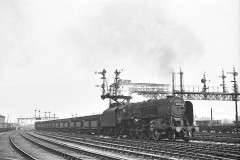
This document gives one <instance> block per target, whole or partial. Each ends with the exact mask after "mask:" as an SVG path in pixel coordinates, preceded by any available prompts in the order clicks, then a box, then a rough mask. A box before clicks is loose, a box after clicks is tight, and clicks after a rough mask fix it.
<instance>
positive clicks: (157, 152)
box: [38, 132, 240, 160]
mask: <svg viewBox="0 0 240 160" xmlns="http://www.w3.org/2000/svg"><path fill="white" fill-rule="evenodd" d="M38 134H42V135H44V136H48V137H52V138H57V139H61V140H63V141H66V142H71V143H75V144H79V145H85V146H91V147H97V148H100V149H102V150H110V151H111V152H121V153H124V154H130V155H135V156H136V157H139V156H141V157H145V158H153V159H154V158H155V159H160V158H161V159H164V158H166V159H170V158H172V159H181V158H182V159H204V160H205V159H209V160H211V159H226V160H229V159H240V154H239V150H240V147H239V146H237V145H222V144H221V145H219V144H209V143H196V142H191V143H184V142H180V141H179V142H166V141H160V142H154V141H140V140H127V139H106V138H100V137H96V136H81V135H72V134H71V135H64V134H61V135H60V134H52V133H44V134H43V133H39V132H38ZM99 146H101V147H99ZM130 151H131V152H130ZM154 156H159V157H158V158H157V157H154ZM161 156H162V157H161Z"/></svg>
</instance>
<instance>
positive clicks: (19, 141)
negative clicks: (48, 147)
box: [13, 132, 64, 160]
mask: <svg viewBox="0 0 240 160" xmlns="http://www.w3.org/2000/svg"><path fill="white" fill-rule="evenodd" d="M13 141H14V143H15V144H16V145H17V146H19V147H20V148H21V149H22V150H24V151H25V152H27V153H29V154H31V155H32V156H33V157H35V158H37V159H39V160H63V159H64V158H62V157H60V156H57V155H54V154H52V153H49V152H47V151H45V150H44V149H41V148H39V147H38V146H36V145H34V144H32V143H30V142H29V141H27V140H26V139H25V138H23V137H22V136H21V135H20V134H19V132H17V133H15V134H14V136H13Z"/></svg>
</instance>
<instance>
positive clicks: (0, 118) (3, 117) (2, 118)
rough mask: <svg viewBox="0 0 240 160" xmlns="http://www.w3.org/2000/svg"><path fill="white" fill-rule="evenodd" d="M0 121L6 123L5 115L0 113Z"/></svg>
mask: <svg viewBox="0 0 240 160" xmlns="http://www.w3.org/2000/svg"><path fill="white" fill-rule="evenodd" d="M0 123H5V116H3V115H1V114H0Z"/></svg>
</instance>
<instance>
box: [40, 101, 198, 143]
mask: <svg viewBox="0 0 240 160" xmlns="http://www.w3.org/2000/svg"><path fill="white" fill-rule="evenodd" d="M193 117H194V116H193V105H192V103H191V102H190V101H184V100H183V99H182V98H180V97H173V96H169V97H167V98H166V99H158V100H148V101H144V102H138V103H127V104H121V105H113V104H112V105H111V106H110V108H108V109H106V110H105V111H104V112H103V113H102V114H101V115H91V116H83V117H75V118H67V119H58V120H51V121H41V122H36V123H35V129H36V130H47V131H62V132H74V133H89V134H105V135H116V136H123V135H126V136H128V137H132V138H138V139H154V140H159V139H162V138H168V139H169V140H171V141H173V140H175V139H183V140H184V141H186V142H187V141H189V140H190V139H191V137H192V136H194V132H195V131H198V127H196V126H193Z"/></svg>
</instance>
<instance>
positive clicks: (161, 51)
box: [0, 0, 240, 122]
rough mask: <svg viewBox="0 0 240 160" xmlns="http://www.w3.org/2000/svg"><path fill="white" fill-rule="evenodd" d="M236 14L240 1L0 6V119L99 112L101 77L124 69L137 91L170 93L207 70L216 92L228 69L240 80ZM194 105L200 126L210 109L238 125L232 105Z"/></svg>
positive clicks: (59, 0)
mask: <svg viewBox="0 0 240 160" xmlns="http://www.w3.org/2000/svg"><path fill="white" fill-rule="evenodd" d="M239 9H240V4H239V0H231V1H229V0H168V1H166V0H165V1H164V0H155V1H154V0H151V1H148V0H145V1H144V0H101V1H99V0H70V1H69V0H41V1H40V0H22V1H19V0H8V1H0V114H1V115H4V116H6V118H7V116H9V119H10V120H11V121H12V122H13V121H15V120H16V118H17V117H33V116H34V110H35V109H37V110H40V111H41V112H44V111H50V112H51V113H55V114H56V116H59V117H61V118H63V117H71V115H72V114H77V115H78V116H79V115H89V114H92V113H102V112H103V110H104V109H106V108H107V103H108V101H107V100H105V101H103V100H101V99H100V95H101V91H100V88H96V87H94V85H96V84H100V83H101V79H100V75H95V74H94V71H100V70H102V69H103V68H105V69H106V70H107V76H108V77H109V83H110V82H112V81H113V79H111V77H113V76H114V73H113V72H114V70H115V69H123V72H122V73H121V75H120V76H121V78H123V79H130V80H131V81H132V82H142V83H143V82H145V83H169V84H171V74H169V72H171V70H172V69H173V70H175V71H179V68H180V67H181V68H182V70H183V72H184V84H185V85H192V84H194V85H202V84H201V82H200V80H201V78H202V77H203V73H204V71H205V73H206V78H207V79H209V80H210V82H209V83H208V84H209V85H214V86H218V85H219V84H220V83H221V79H220V78H219V77H218V76H220V75H221V71H222V68H223V69H224V71H225V73H226V72H232V68H233V66H235V68H236V71H237V72H240V65H239V64H240V63H239V61H240V45H239V44H240V20H239V19H240V13H239ZM178 79H179V78H178ZM232 79H233V78H232V75H227V79H226V81H227V85H228V86H229V87H230V88H231V85H232V83H231V82H230V81H231V80H232ZM237 81H238V84H239V81H240V78H239V76H238V77H237ZM193 104H194V108H195V109H194V110H195V115H198V116H200V117H202V116H208V117H210V108H211V107H212V108H213V116H214V118H229V119H234V118H235V117H234V114H235V105H234V102H213V101H210V102H203V101H200V102H198V101H197V102H196V101H194V102H193ZM238 104H239V103H238Z"/></svg>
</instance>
